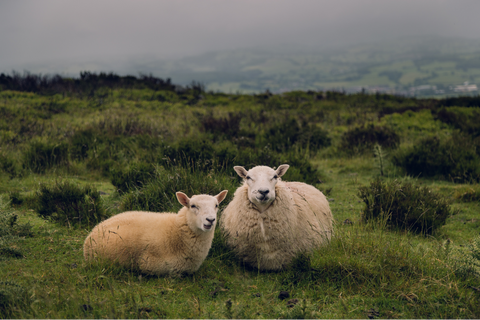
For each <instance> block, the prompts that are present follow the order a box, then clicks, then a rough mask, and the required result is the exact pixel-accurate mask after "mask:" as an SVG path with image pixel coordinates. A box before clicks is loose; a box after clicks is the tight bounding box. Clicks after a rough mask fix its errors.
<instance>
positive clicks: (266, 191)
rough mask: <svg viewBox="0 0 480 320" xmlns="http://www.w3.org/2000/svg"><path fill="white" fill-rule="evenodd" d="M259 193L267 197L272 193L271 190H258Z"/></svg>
mask: <svg viewBox="0 0 480 320" xmlns="http://www.w3.org/2000/svg"><path fill="white" fill-rule="evenodd" d="M258 192H260V193H261V194H262V196H264V195H266V194H267V193H269V192H270V190H268V189H267V190H258Z"/></svg>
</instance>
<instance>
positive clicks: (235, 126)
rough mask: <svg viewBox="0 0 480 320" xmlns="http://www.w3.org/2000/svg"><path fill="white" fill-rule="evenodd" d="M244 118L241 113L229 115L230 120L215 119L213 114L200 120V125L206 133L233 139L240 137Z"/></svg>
mask: <svg viewBox="0 0 480 320" xmlns="http://www.w3.org/2000/svg"><path fill="white" fill-rule="evenodd" d="M242 118H243V115H242V114H240V113H238V114H233V113H229V114H228V118H215V117H214V116H213V114H212V113H209V114H207V115H204V116H202V117H201V118H200V124H201V125H202V127H201V128H202V130H203V131H204V132H211V133H214V134H216V135H222V136H226V137H227V138H233V137H237V136H238V132H239V131H240V121H241V120H242Z"/></svg>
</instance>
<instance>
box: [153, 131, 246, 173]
mask: <svg viewBox="0 0 480 320" xmlns="http://www.w3.org/2000/svg"><path fill="white" fill-rule="evenodd" d="M236 154H237V151H236V148H235V147H233V146H231V145H230V146H228V145H222V146H219V145H216V144H213V143H212V142H211V141H209V140H207V139H203V138H191V139H183V140H180V141H179V142H178V143H176V144H174V145H172V146H167V147H165V148H164V149H163V158H162V159H161V163H162V164H163V165H166V166H169V165H172V164H173V165H181V166H183V167H186V168H195V170H203V171H210V170H212V169H215V170H219V168H221V169H225V168H228V167H229V166H231V164H232V163H233V160H234V158H235V157H236Z"/></svg>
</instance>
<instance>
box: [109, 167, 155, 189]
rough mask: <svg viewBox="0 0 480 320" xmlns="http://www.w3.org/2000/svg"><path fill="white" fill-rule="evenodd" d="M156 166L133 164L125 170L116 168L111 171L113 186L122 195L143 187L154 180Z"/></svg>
mask: <svg viewBox="0 0 480 320" xmlns="http://www.w3.org/2000/svg"><path fill="white" fill-rule="evenodd" d="M154 172H155V166H154V165H153V164H150V163H144V162H140V163H133V164H131V165H130V166H129V167H127V168H126V169H125V170H122V169H120V168H114V169H112V170H111V175H112V184H113V185H114V186H115V187H116V188H117V190H118V191H119V192H120V193H125V192H128V191H130V190H132V189H135V188H138V187H141V186H142V185H143V184H145V182H146V181H148V180H150V179H151V178H152V175H153V174H154Z"/></svg>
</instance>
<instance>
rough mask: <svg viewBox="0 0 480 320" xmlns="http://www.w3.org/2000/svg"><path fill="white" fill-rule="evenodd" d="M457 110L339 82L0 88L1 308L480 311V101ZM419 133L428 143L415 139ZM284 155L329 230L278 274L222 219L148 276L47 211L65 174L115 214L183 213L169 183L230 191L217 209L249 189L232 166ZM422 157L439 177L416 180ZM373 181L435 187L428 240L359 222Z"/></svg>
mask: <svg viewBox="0 0 480 320" xmlns="http://www.w3.org/2000/svg"><path fill="white" fill-rule="evenodd" d="M298 63H301V61H298ZM447 105H448V103H447V102H446V100H416V99H406V98H399V97H393V96H387V95H363V94H358V95H343V94H339V93H332V92H309V93H307V92H289V93H285V94H282V95H268V94H259V95H245V94H220V93H217V94H216V93H212V92H205V91H203V92H200V91H198V90H197V91H196V90H194V88H191V89H189V90H187V91H186V92H183V93H179V92H176V91H174V90H152V89H148V88H141V87H135V86H132V87H126V88H106V87H97V88H96V89H95V90H93V91H92V92H89V93H88V94H80V93H72V92H64V93H57V94H53V95H46V94H39V93H27V92H20V91H9V90H3V91H0V114H1V117H0V195H1V198H0V199H1V207H0V213H1V215H0V237H1V238H0V253H1V254H2V255H1V257H0V279H1V280H0V315H1V317H2V318H478V317H479V316H480V307H479V304H478V299H479V297H480V269H479V267H480V260H479V259H480V251H479V249H478V245H480V238H479V230H480V229H479V228H480V205H479V203H480V202H479V201H478V200H479V199H480V188H479V185H478V182H479V177H480V162H477V160H478V159H480V148H479V146H480V140H479V138H478V137H479V136H480V134H479V126H478V123H479V122H478V121H476V120H475V119H478V118H477V117H479V115H480V107H479V106H468V107H467V106H461V105H458V106H455V107H449V106H447ZM445 115H448V117H446V116H445ZM362 130H364V131H362ZM428 138H431V139H433V140H428ZM426 139H427V140H426ZM435 139H436V140H435ZM452 139H453V140H452ZM455 139H457V140H455ZM432 141H433V142H432ZM435 141H437V142H435ZM427 143H430V144H429V146H432V147H431V148H430V149H428V150H427V147H423V148H420V149H418V148H417V149H415V148H414V147H415V146H424V145H425V146H427ZM435 143H437V144H435ZM374 145H377V146H381V150H383V151H382V153H381V155H380V156H379V155H378V154H377V155H376V156H375V155H374V151H373V150H374ZM436 148H438V150H440V151H439V152H443V153H449V154H450V157H451V159H453V160H454V161H453V160H452V162H454V164H451V165H450V166H447V165H446V164H448V163H450V162H448V161H449V160H445V161H444V160H441V159H440V155H439V156H436V154H435V152H436V150H437V149H436ZM441 148H444V149H441ZM455 148H457V149H455ZM458 148H459V149H458ZM475 148H476V149H475ZM442 150H447V151H442ZM439 154H441V153H439ZM429 155H433V156H432V157H429ZM379 157H380V158H381V160H382V162H380V159H379ZM412 159H413V160H412ZM415 159H416V161H417V162H412V161H414V160H415ZM422 159H426V160H425V162H421V160H422ZM436 159H440V160H438V161H437V160H436ZM442 159H443V158H442ZM422 161H423V160H422ZM447 162H448V163H447ZM283 163H288V164H290V166H291V168H290V169H289V172H287V174H286V175H285V177H284V180H287V181H288V180H297V181H304V182H307V183H310V184H312V185H314V186H315V187H317V188H318V189H320V190H321V191H323V192H324V193H325V194H326V196H327V198H328V199H329V201H330V206H331V209H332V212H333V216H334V218H335V237H334V238H333V240H332V241H331V243H330V244H329V245H328V246H326V247H323V248H318V249H317V250H315V252H313V253H311V254H310V255H303V256H299V257H298V258H297V259H296V260H295V261H294V262H293V263H292V265H291V266H289V267H288V268H286V269H285V270H283V271H280V272H259V271H258V270H254V269H251V268H248V267H246V266H244V265H243V264H242V263H240V262H239V261H237V260H236V259H235V257H234V256H233V255H232V254H231V252H230V251H229V250H228V248H227V247H226V246H225V244H224V242H223V238H222V236H221V234H220V232H219V230H218V229H217V230H216V235H215V239H214V243H213V246H212V249H211V251H210V253H209V256H208V257H207V259H206V260H205V262H204V263H203V264H202V266H201V268H200V270H199V271H198V272H196V273H195V274H193V275H187V276H184V277H181V278H170V277H155V276H147V275H144V274H141V273H140V272H138V271H135V270H129V269H125V268H122V267H120V266H118V265H116V264H113V263H108V262H94V263H87V262H85V261H84V259H83V251H82V250H83V249H82V246H83V241H84V239H85V237H86V236H87V234H88V233H89V231H90V230H91V229H92V228H93V224H92V225H79V226H75V225H71V226H68V225H65V223H62V220H61V219H60V220H54V219H53V217H54V216H51V217H50V218H46V219H45V218H41V217H40V216H39V214H38V212H39V208H40V204H39V199H40V198H41V193H40V187H41V186H42V185H46V186H54V185H59V184H61V183H63V182H66V181H67V182H71V183H73V185H77V186H82V187H84V186H91V187H94V188H95V189H96V190H97V191H99V192H100V193H99V194H100V195H101V200H102V207H103V209H104V212H105V214H106V215H107V216H109V215H114V214H117V213H120V212H122V210H123V208H127V207H129V206H131V205H134V206H136V207H135V208H138V209H144V208H146V207H145V206H146V205H147V204H146V203H147V202H148V201H151V203H155V201H156V200H158V201H160V200H159V199H162V200H161V201H164V202H165V206H166V207H165V208H166V210H168V211H177V210H178V209H179V207H180V205H179V204H178V203H176V202H175V201H173V200H172V199H174V191H183V192H186V193H187V194H188V195H189V196H191V195H192V194H195V193H199V192H203V190H207V192H210V193H211V194H217V193H218V192H220V191H221V190H223V189H228V190H229V195H228V196H227V198H226V200H225V201H224V202H223V203H222V206H221V208H223V207H224V206H225V205H226V204H228V202H229V201H230V200H231V199H232V198H231V197H232V196H233V192H234V191H235V189H236V187H238V186H239V185H240V181H239V179H238V178H237V176H236V174H235V172H234V170H233V166H234V165H243V166H245V167H246V168H247V169H248V168H251V167H253V166H254V165H260V164H264V165H270V166H278V165H280V164H283ZM412 163H414V164H416V167H412V166H413V164H412ZM424 163H427V164H428V168H433V169H435V170H437V171H431V172H430V171H429V172H430V173H428V174H427V171H422V173H420V174H414V173H412V172H416V171H414V170H415V169H418V168H419V166H420V165H423V164H424ZM433 169H432V170H433ZM141 170H144V171H141ZM412 170H413V171H412ZM376 179H380V181H383V182H385V183H392V182H394V181H401V182H410V183H412V184H413V185H414V186H421V187H427V188H428V189H429V190H430V192H431V193H434V194H436V195H438V197H440V198H441V199H443V200H442V201H446V202H447V203H448V206H449V208H450V209H451V215H449V216H448V218H447V219H446V221H445V223H444V224H443V225H441V227H439V228H438V229H436V230H435V231H434V232H433V233H429V234H422V233H415V232H413V231H412V230H408V229H405V228H404V229H400V230H397V229H391V228H389V227H387V226H386V224H385V221H382V220H381V219H380V220H370V221H368V222H364V221H363V220H362V212H363V211H364V210H365V203H364V202H363V201H362V199H361V197H360V196H359V193H360V192H359V189H360V188H361V187H362V186H369V185H370V183H372V181H374V180H376ZM154 188H159V189H161V190H165V191H164V193H165V197H164V198H158V195H156V194H155V193H154V192H153V191H151V190H153V189H154ZM162 188H163V189H162ZM162 192H163V191H162ZM139 194H141V195H144V197H146V199H147V200H148V201H147V200H145V201H146V202H142V201H143V200H141V197H139V196H138V195H139ZM135 197H137V198H135ZM132 199H136V200H135V201H137V202H132ZM169 201H170V202H169ZM170 203H172V204H171V205H170ZM150 205H151V204H150ZM155 205H157V204H155ZM158 205H161V204H158ZM15 215H16V216H17V218H16V220H15V219H14V218H12V216H15ZM61 217H62V216H61V215H60V218H61ZM220 219H221V213H220ZM281 291H286V292H288V297H287V298H284V299H281V298H280V297H279V295H280V292H281Z"/></svg>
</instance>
